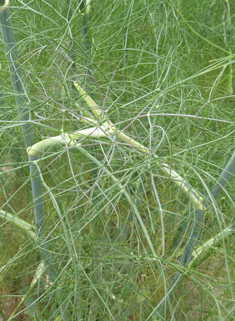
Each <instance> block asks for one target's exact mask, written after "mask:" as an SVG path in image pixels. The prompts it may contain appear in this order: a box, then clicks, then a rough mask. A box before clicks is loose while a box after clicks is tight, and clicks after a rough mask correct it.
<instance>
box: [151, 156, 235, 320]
mask: <svg viewBox="0 0 235 321" xmlns="http://www.w3.org/2000/svg"><path fill="white" fill-rule="evenodd" d="M234 172H235V151H234V152H233V155H232V157H231V158H230V160H229V161H228V163H227V165H226V166H225V169H224V170H223V172H222V174H221V175H220V177H219V179H218V182H217V183H216V184H215V186H214V187H213V189H212V192H211V195H209V196H208V197H207V199H206V201H205V210H201V209H197V210H196V212H195V220H194V221H193V223H192V226H191V231H190V233H189V239H188V242H187V244H186V246H185V248H184V252H183V255H182V257H181V259H180V265H181V266H184V267H188V266H189V264H190V262H191V260H192V258H193V251H194V249H195V247H196V245H197V241H198V238H199V235H200V232H201V228H202V224H203V220H204V214H205V212H206V209H207V208H208V207H209V206H210V205H211V203H212V201H213V199H216V198H217V197H218V196H219V194H220V193H221V191H222V190H223V189H224V188H225V186H226V185H227V183H228V181H229V180H230V179H231V177H232V176H233V174H234ZM181 279H182V274H180V273H179V272H176V273H175V275H174V277H173V279H172V280H171V283H170V285H169V287H168V291H167V293H166V294H165V296H164V297H163V299H162V300H161V304H160V305H159V308H158V311H159V310H160V311H161V312H160V313H161V314H163V309H164V307H165V303H166V302H165V300H166V299H167V298H168V297H169V296H170V297H171V296H172V294H173V290H174V289H175V287H176V286H177V285H178V284H179V282H180V280H181ZM158 315H159V312H158V313H156V316H158Z"/></svg>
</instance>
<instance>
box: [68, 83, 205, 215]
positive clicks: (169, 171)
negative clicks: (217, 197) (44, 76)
mask: <svg viewBox="0 0 235 321" xmlns="http://www.w3.org/2000/svg"><path fill="white" fill-rule="evenodd" d="M74 85H75V87H76V88H77V90H78V91H79V92H80V94H81V95H82V97H83V99H84V100H85V101H86V103H87V104H88V106H89V107H90V108H91V110H92V112H93V114H94V115H95V116H96V118H98V119H100V120H101V121H103V126H107V128H110V127H114V125H113V124H112V122H111V121H109V120H108V121H107V120H106V117H105V115H104V114H103V112H102V110H101V109H100V108H99V107H98V105H97V104H96V103H95V102H94V100H93V99H92V98H91V97H90V96H89V95H88V94H87V93H86V92H85V90H84V89H82V88H81V86H80V84H79V83H78V82H74ZM116 135H117V137H118V138H119V139H121V140H122V141H124V142H125V143H127V144H128V145H131V146H133V147H136V148H137V149H138V151H140V152H142V153H143V154H146V155H150V154H151V152H150V151H149V150H148V148H147V147H145V146H143V145H141V144H140V143H138V142H137V141H135V140H134V139H132V138H130V137H129V136H127V135H126V134H124V133H122V132H118V131H117V133H116ZM153 156H154V157H155V158H158V156H157V155H155V154H154V155H153ZM159 166H160V168H161V169H162V170H163V171H164V172H165V173H166V174H167V175H169V178H170V179H171V180H172V181H173V182H174V183H175V184H176V185H177V186H178V187H179V188H180V189H181V190H182V191H183V192H184V193H186V194H188V195H189V197H190V199H191V200H192V201H193V202H194V203H195V204H196V206H197V207H198V208H199V209H201V210H205V206H204V204H203V202H204V199H203V198H202V197H200V196H199V195H198V193H197V192H196V190H194V189H193V188H192V187H190V186H188V184H187V183H186V181H185V180H184V179H183V178H182V177H181V176H180V175H179V174H178V173H176V172H175V171H174V170H172V169H171V168H170V166H169V165H167V164H166V163H164V162H161V163H160V162H159Z"/></svg>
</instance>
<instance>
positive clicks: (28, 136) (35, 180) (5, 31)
mask: <svg viewBox="0 0 235 321" xmlns="http://www.w3.org/2000/svg"><path fill="white" fill-rule="evenodd" d="M8 4H9V1H8V0H0V5H1V6H0V24H1V31H2V36H3V41H4V43H5V51H6V57H7V61H8V65H9V70H10V75H11V80H12V86H13V90H14V94H15V100H16V105H17V106H18V113H19V118H20V121H22V122H23V125H22V126H21V127H22V132H23V136H24V141H25V145H26V148H29V147H30V146H32V145H33V144H35V138H34V131H33V126H32V124H31V122H30V119H31V114H30V108H29V104H30V100H29V98H28V96H27V93H26V90H25V86H24V79H23V73H22V70H21V68H20V63H19V56H18V51H17V45H16V40H15V35H14V31H13V26H12V22H11V17H10V13H9V8H8ZM28 159H29V162H30V175H31V186H32V194H33V203H34V216H35V226H36V235H37V242H38V246H39V251H40V254H41V256H42V259H43V261H44V263H45V266H46V267H47V271H48V274H49V275H50V278H51V280H52V281H55V280H56V277H57V272H56V270H55V268H54V267H53V266H52V258H51V254H50V252H49V250H48V247H47V244H46V243H44V242H43V236H44V233H45V231H44V224H45V216H44V200H43V189H42V183H41V180H40V174H39V172H38V169H37V166H35V165H36V163H37V162H39V157H38V156H30V155H28ZM60 306H61V305H60ZM62 314H63V315H64V313H63V312H62Z"/></svg>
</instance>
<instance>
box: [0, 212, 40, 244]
mask: <svg viewBox="0 0 235 321" xmlns="http://www.w3.org/2000/svg"><path fill="white" fill-rule="evenodd" d="M0 217H1V218H3V219H4V220H5V221H7V222H9V223H12V224H14V225H16V226H18V227H19V228H20V229H21V230H22V231H24V232H26V233H27V234H28V235H29V236H30V237H31V238H32V239H33V240H36V239H37V235H36V233H35V232H34V231H35V226H33V225H31V224H29V223H27V222H26V221H24V220H22V219H21V218H19V217H18V216H15V215H12V214H10V213H7V212H6V211H3V210H0Z"/></svg>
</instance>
